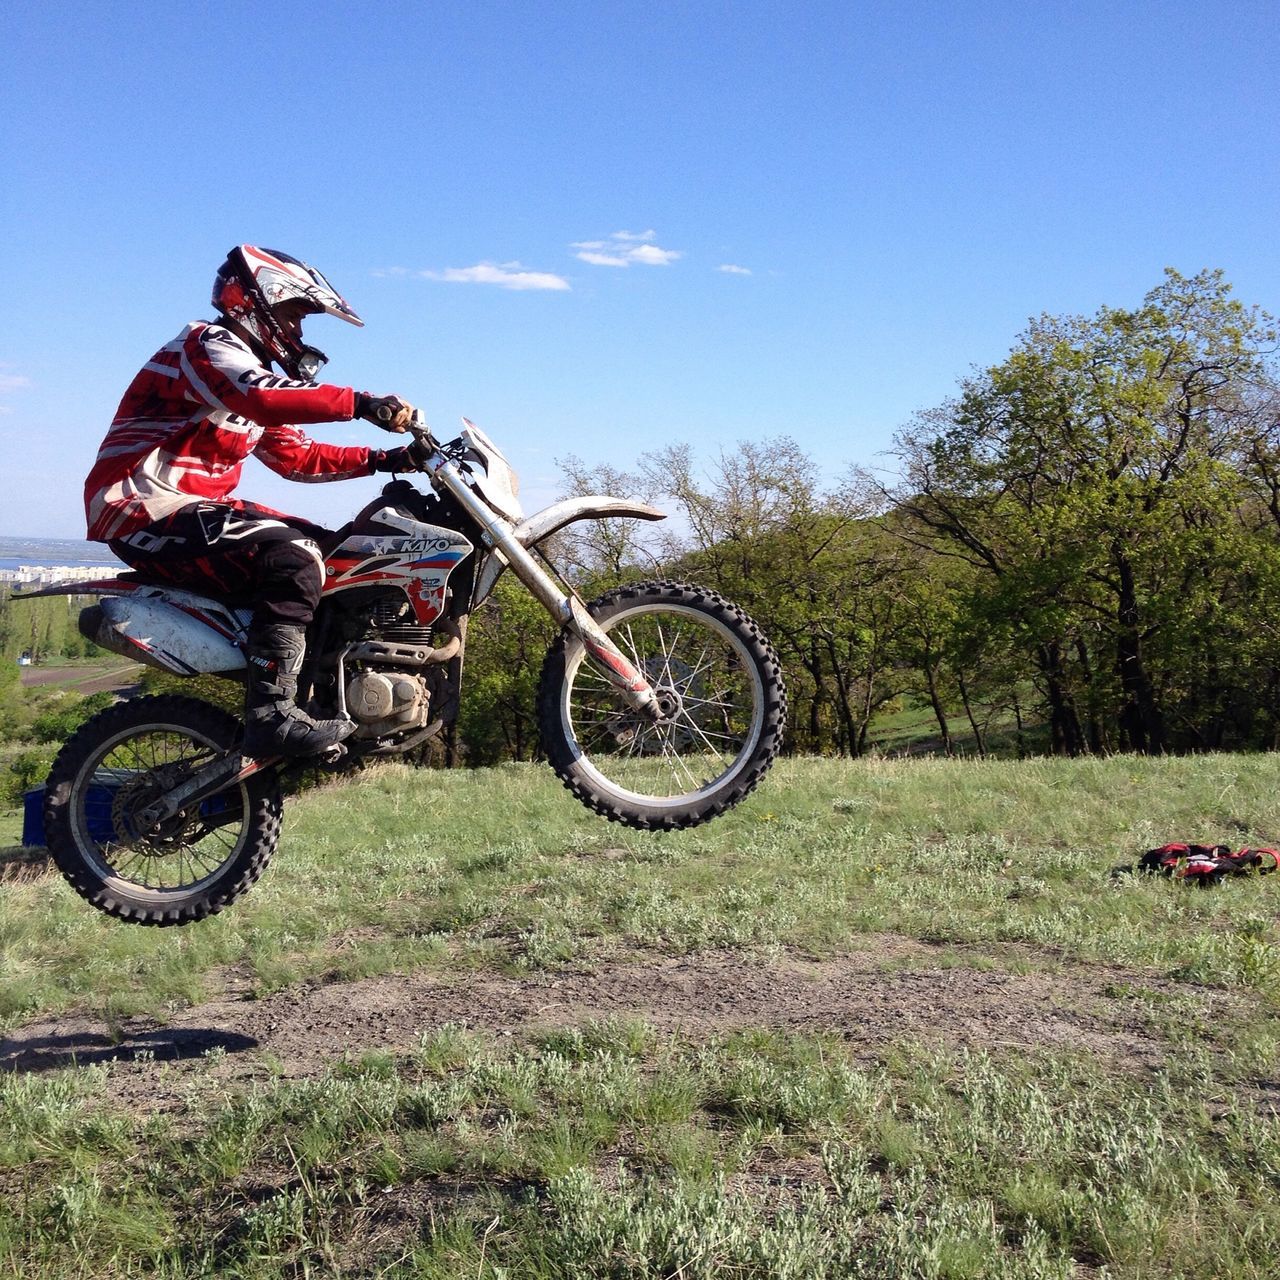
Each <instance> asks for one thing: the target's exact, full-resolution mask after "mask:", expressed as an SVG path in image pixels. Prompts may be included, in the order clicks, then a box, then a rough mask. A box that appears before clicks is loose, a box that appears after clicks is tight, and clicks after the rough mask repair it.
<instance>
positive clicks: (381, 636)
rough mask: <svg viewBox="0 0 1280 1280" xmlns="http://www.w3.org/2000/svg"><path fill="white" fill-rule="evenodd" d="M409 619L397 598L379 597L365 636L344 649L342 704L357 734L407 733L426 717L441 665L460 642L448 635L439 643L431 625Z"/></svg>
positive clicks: (396, 734)
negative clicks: (344, 665)
mask: <svg viewBox="0 0 1280 1280" xmlns="http://www.w3.org/2000/svg"><path fill="white" fill-rule="evenodd" d="M412 619H413V615H412V613H411V612H410V611H409V608H408V606H407V605H406V604H404V603H402V602H401V601H399V600H386V601H380V602H379V603H378V604H377V606H376V607H375V608H374V609H373V610H372V613H371V616H370V617H369V627H368V630H367V631H366V632H365V637H364V638H363V639H362V640H359V641H357V642H356V643H355V644H353V645H351V646H350V647H349V648H348V650H347V652H346V663H347V665H346V671H347V679H346V690H345V693H346V703H347V712H348V713H349V714H350V716H351V718H352V719H353V720H354V721H355V722H356V724H357V726H358V727H357V729H356V731H355V733H354V735H353V737H355V738H365V739H368V738H385V737H405V736H406V735H408V734H412V733H415V732H417V731H418V730H421V729H424V728H425V727H426V726H427V724H428V723H429V721H430V718H431V703H432V694H433V693H434V692H438V687H439V685H440V681H441V679H442V678H443V674H444V665H443V664H444V663H446V662H447V661H448V660H449V658H451V657H452V656H453V655H454V654H455V653H456V652H457V651H458V649H459V647H460V645H459V641H458V640H457V639H447V638H446V643H445V644H444V645H443V646H440V645H438V644H437V637H436V635H435V633H434V632H433V629H432V628H431V627H424V626H419V625H417V624H416V623H415V622H414V621H413V620H412Z"/></svg>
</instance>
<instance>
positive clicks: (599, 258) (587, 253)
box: [578, 246, 630, 267]
mask: <svg viewBox="0 0 1280 1280" xmlns="http://www.w3.org/2000/svg"><path fill="white" fill-rule="evenodd" d="M578 259H579V261H581V262H589V263H590V264H591V265H592V266H593V267H626V266H629V265H630V263H628V262H627V260H626V258H619V257H618V256H617V255H616V254H613V253H599V252H597V251H596V250H595V249H588V248H586V247H585V246H584V247H583V249H582V252H581V253H579V254H578Z"/></svg>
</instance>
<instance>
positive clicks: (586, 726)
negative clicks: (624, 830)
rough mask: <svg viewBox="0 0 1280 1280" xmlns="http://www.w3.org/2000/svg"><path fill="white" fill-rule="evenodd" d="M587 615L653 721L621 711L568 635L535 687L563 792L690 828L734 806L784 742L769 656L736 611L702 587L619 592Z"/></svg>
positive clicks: (618, 817)
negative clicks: (653, 712)
mask: <svg viewBox="0 0 1280 1280" xmlns="http://www.w3.org/2000/svg"><path fill="white" fill-rule="evenodd" d="M587 609H588V611H589V612H590V614H591V616H592V617H593V618H594V619H595V621H596V622H597V623H598V624H599V625H600V627H601V628H602V629H603V630H604V631H605V632H606V633H607V634H608V636H609V638H610V640H612V641H613V643H614V644H615V645H617V646H618V648H619V649H620V650H621V651H622V652H623V653H624V654H626V656H627V657H628V659H630V661H631V662H632V663H633V664H634V665H635V666H636V668H637V669H638V670H640V671H642V672H643V673H644V676H645V678H646V679H647V680H648V681H649V683H650V685H652V686H653V689H654V692H655V693H656V694H657V696H658V702H659V705H660V706H661V708H662V711H663V714H662V718H661V719H660V720H658V721H657V722H655V721H654V720H652V719H651V718H650V717H649V716H647V715H645V714H644V713H642V712H638V711H635V710H633V709H632V708H631V707H629V706H628V705H627V704H626V702H625V701H624V700H623V698H622V695H621V694H620V693H619V692H618V690H617V688H616V687H615V686H614V685H613V684H611V683H610V681H609V680H608V679H607V678H606V677H605V676H604V675H603V674H602V673H601V672H600V671H599V670H598V669H597V668H596V667H595V666H594V665H593V663H592V661H591V659H590V658H589V657H588V656H587V652H586V649H585V646H584V645H583V643H582V641H581V640H579V639H578V637H577V636H575V635H573V634H572V633H571V632H569V631H568V630H566V631H563V632H561V634H560V637H559V639H558V640H557V641H556V643H555V644H554V645H553V646H552V648H551V650H550V652H549V653H548V654H547V657H546V661H545V662H544V663H543V665H542V677H541V681H540V683H539V686H538V727H539V731H540V733H541V737H542V746H543V750H544V751H545V752H546V754H547V758H548V760H549V761H550V763H551V767H552V768H553V769H554V770H555V771H556V773H557V774H558V775H559V776H560V778H561V780H562V781H563V782H564V784H565V786H566V787H568V788H569V790H570V791H572V792H573V794H574V795H575V796H577V797H578V799H579V800H581V801H582V803H583V804H585V805H587V806H588V807H589V808H591V809H594V810H595V811H596V812H597V813H601V814H603V815H604V816H605V817H606V818H610V819H612V820H613V821H614V822H621V823H624V824H626V825H627V826H629V827H638V828H640V829H642V830H672V829H675V828H677V827H696V826H698V825H699V824H700V823H703V822H709V821H710V820H711V819H712V818H715V817H718V816H719V815H720V814H722V813H724V811H725V810H726V809H729V808H731V807H732V806H733V805H735V804H737V803H738V801H739V800H741V799H742V798H743V797H744V796H745V795H747V793H748V792H750V791H751V790H752V788H753V787H755V785H756V784H757V783H758V782H759V781H760V779H761V778H762V777H764V775H765V773H766V772H767V771H768V768H769V766H770V765H771V764H772V763H773V759H774V757H775V756H776V755H777V754H778V749H779V747H780V746H781V745H782V732H783V726H784V724H785V722H786V710H787V699H786V692H785V690H784V687H783V682H782V667H781V664H780V663H779V662H778V656H777V654H775V653H774V651H773V649H772V647H771V646H770V644H769V642H768V641H767V640H766V639H765V638H764V636H763V634H762V633H761V631H760V628H759V627H757V626H756V624H755V623H754V622H752V620H751V619H750V618H749V617H747V615H746V614H745V613H743V611H742V610H741V609H739V608H738V607H737V606H736V605H733V604H730V603H729V601H727V600H725V599H723V598H722V597H721V596H718V595H716V594H715V593H714V592H712V591H706V590H704V589H702V588H700V587H693V586H687V585H684V584H682V583H670V582H653V583H640V584H637V585H635V586H630V587H622V588H620V589H618V590H616V591H611V592H609V593H608V594H606V595H603V596H601V597H600V598H599V599H598V600H594V601H592V602H591V604H589V605H588V606H587Z"/></svg>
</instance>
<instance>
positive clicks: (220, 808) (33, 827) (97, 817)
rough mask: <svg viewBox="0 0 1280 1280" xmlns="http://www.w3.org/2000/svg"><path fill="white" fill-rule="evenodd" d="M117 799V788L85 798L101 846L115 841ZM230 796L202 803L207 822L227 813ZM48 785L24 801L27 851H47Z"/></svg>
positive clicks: (98, 788) (88, 820)
mask: <svg viewBox="0 0 1280 1280" xmlns="http://www.w3.org/2000/svg"><path fill="white" fill-rule="evenodd" d="M115 798H116V788H115V787H104V786H94V787H90V788H89V791H88V794H87V795H86V796H85V805H84V816H85V823H86V825H87V826H88V828H89V834H90V835H91V836H92V837H93V838H94V839H95V840H96V841H97V842H98V843H99V844H107V843H109V842H110V841H111V840H113V839H114V838H115V828H114V826H113V825H112V822H111V809H112V806H113V804H114V802H115ZM227 805H228V798H227V796H226V795H218V796H210V797H209V798H208V799H207V800H202V801H201V802H200V812H201V814H203V815H204V816H205V817H206V818H208V817H212V816H213V815H215V814H219V813H224V812H226V809H227ZM44 843H45V840H44V784H43V783H41V785H40V786H38V787H32V788H31V790H30V791H28V792H26V793H25V794H24V795H23V797H22V845H23V848H26V849H41V848H43V847H44Z"/></svg>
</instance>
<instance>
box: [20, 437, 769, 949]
mask: <svg viewBox="0 0 1280 1280" xmlns="http://www.w3.org/2000/svg"><path fill="white" fill-rule="evenodd" d="M463 423H464V426H463V431H462V433H461V435H459V436H458V437H457V438H456V439H453V440H449V441H447V442H443V443H442V442H440V441H438V440H436V438H435V437H434V436H433V435H432V433H431V431H430V430H429V428H427V427H426V425H425V424H424V423H422V422H421V421H420V420H418V421H415V423H414V425H413V426H412V427H411V428H410V430H411V432H412V434H413V436H414V437H415V440H416V446H415V447H416V451H417V457H418V458H419V465H420V471H419V472H418V475H419V476H421V477H425V480H426V481H427V484H426V485H425V486H422V487H420V486H418V485H415V484H413V483H411V482H410V481H409V480H407V479H398V480H395V481H392V482H391V483H390V484H388V485H387V486H386V487H385V488H384V489H383V490H382V492H381V494H380V495H379V497H378V498H376V499H375V500H374V501H373V502H371V503H370V504H369V505H368V506H366V507H365V508H364V510H362V511H361V512H360V513H359V514H358V515H357V516H356V517H355V519H354V520H353V521H352V522H351V523H350V524H349V525H347V526H344V528H342V529H341V530H339V531H337V532H336V533H335V534H334V535H332V536H331V538H330V539H329V540H328V541H327V543H326V545H325V546H323V547H322V551H323V552H324V553H325V585H324V591H323V595H322V597H321V603H320V607H319V609H318V610H317V612H316V616H315V620H314V622H313V623H312V625H311V627H310V628H309V631H308V643H307V657H306V661H305V664H304V666H303V670H302V673H301V676H300V680H299V690H298V697H299V702H300V703H301V704H303V705H307V706H308V709H309V710H310V711H311V712H312V714H315V715H318V716H321V717H325V718H329V717H333V716H348V717H350V718H351V719H352V720H354V721H355V724H356V728H355V730H354V732H353V733H352V734H351V735H350V737H348V738H347V739H346V741H345V742H344V743H341V744H339V745H338V746H337V747H335V748H331V749H330V750H329V752H328V753H326V756H325V758H323V759H322V760H313V761H310V762H304V763H312V764H315V763H325V764H329V765H333V766H340V765H341V764H345V763H349V762H354V761H359V760H363V759H368V758H372V757H386V756H395V755H399V754H403V753H404V752H406V751H410V750H412V749H414V748H415V747H419V746H421V745H423V744H424V743H426V742H428V741H429V740H430V739H433V738H435V737H437V736H439V735H440V734H441V733H442V732H443V731H444V730H445V729H446V728H447V727H448V726H449V725H450V724H452V723H453V722H454V720H455V719H456V717H457V713H458V707H459V703H460V698H461V692H462V667H463V656H464V651H465V645H466V632H467V621H468V618H469V616H470V614H471V613H472V611H473V610H475V609H476V608H477V607H478V606H480V605H481V604H483V603H484V602H485V601H486V600H487V599H488V598H489V597H490V596H491V595H492V593H493V589H494V587H495V585H496V584H497V582H498V579H499V578H500V576H501V575H502V574H503V573H504V572H506V571H507V570H508V569H509V570H510V571H511V572H512V573H513V574H514V575H515V576H516V577H517V578H518V579H519V580H520V581H521V582H522V583H523V584H524V586H525V587H526V588H527V589H528V590H529V592H530V593H531V594H532V595H533V596H534V597H535V598H536V599H537V600H539V601H540V602H541V603H542V605H543V606H544V607H545V608H546V609H547V610H548V611H549V613H550V614H551V616H552V617H553V618H554V619H555V620H556V621H557V622H558V623H559V624H560V632H559V635H558V637H557V638H556V640H555V641H554V643H553V644H552V646H551V648H550V649H549V651H548V652H547V654H546V657H545V660H544V661H543V665H542V671H541V676H540V679H539V686H538V694H537V721H538V729H539V735H540V740H541V747H542V752H543V754H544V755H545V756H546V759H547V762H548V763H549V764H550V765H551V767H552V769H554V770H555V772H556V774H557V775H558V776H559V777H560V779H561V780H562V781H563V783H564V785H565V786H566V787H567V788H568V789H569V790H570V792H572V794H573V795H574V796H575V797H577V799H578V800H580V801H581V802H582V803H583V804H584V805H586V806H588V807H589V808H590V809H592V810H594V811H595V812H596V813H598V814H601V815H602V816H604V817H605V818H608V819H610V820H612V821H614V822H619V823H623V824H625V825H626V826H629V827H634V828H637V829H640V830H648V831H655V830H673V829H677V828H683V827H693V826H697V825H699V824H700V823H704V822H709V821H710V820H711V819H713V818H715V817H717V816H719V815H720V814H722V813H724V812H725V811H726V810H727V809H729V808H731V807H732V806H733V805H735V804H737V803H738V802H739V801H740V800H742V799H743V797H744V796H746V795H747V794H748V793H749V792H750V791H751V790H752V789H753V788H754V787H755V786H756V785H757V784H758V783H759V781H760V780H761V778H762V777H763V776H764V775H765V773H766V772H767V770H768V769H769V767H770V765H771V764H772V762H773V759H774V757H775V756H776V754H777V752H778V750H779V747H780V745H781V742H782V734H783V726H784V723H785V719H786V693H785V690H784V686H783V681H782V671H781V667H780V664H779V662H778V658H777V655H776V654H775V653H774V651H773V649H772V647H771V646H770V645H769V642H768V641H767V640H766V638H765V637H764V635H763V634H762V633H761V631H760V629H759V627H757V626H756V624H755V623H754V622H753V621H752V620H751V619H750V618H749V617H748V616H747V615H746V614H745V613H744V612H743V611H742V610H741V609H739V608H737V607H736V606H735V605H733V604H731V603H730V602H729V601H727V600H725V599H723V598H722V597H720V596H719V595H717V594H716V593H714V592H712V591H708V590H704V589H702V588H700V587H697V586H691V585H688V584H684V583H675V582H640V583H635V584H631V585H627V586H623V587H620V588H618V589H616V590H614V591H610V592H607V593H606V594H604V595H602V596H600V597H599V598H598V599H596V600H593V601H591V602H590V603H584V602H583V601H582V600H581V599H580V598H579V597H578V595H577V593H576V592H575V591H574V590H573V588H572V587H571V586H570V585H569V584H568V583H566V582H565V581H564V579H563V578H562V577H561V576H560V575H559V574H558V573H557V572H556V571H555V570H554V567H553V566H552V565H551V563H550V561H549V560H548V559H547V558H546V555H545V550H546V544H547V542H548V539H550V538H551V537H552V535H554V534H555V533H557V532H558V531H560V530H562V529H564V528H566V527H567V526H569V525H571V524H573V523H574V522H577V521H581V520H602V519H610V518H618V517H621V518H628V519H640V520H660V519H662V518H664V513H663V512H662V511H660V510H659V509H657V508H656V507H652V506H649V505H647V504H644V503H638V502H631V501H628V500H626V499H623V498H615V497H601V496H592V497H580V498H570V499H567V500H565V501H561V502H557V503H554V504H553V505H551V506H549V507H547V508H545V509H544V510H542V511H539V512H537V513H536V514H534V515H532V516H529V517H527V518H526V517H525V515H524V513H523V511H522V509H521V506H520V500H519V497H518V481H517V478H516V475H515V473H514V471H513V470H512V468H511V466H510V464H509V463H508V462H507V460H506V459H505V458H504V457H503V455H502V453H501V451H500V450H499V449H498V447H497V446H496V445H495V444H494V443H493V442H492V441H491V440H490V439H489V438H488V437H487V436H486V435H485V434H484V432H482V431H481V430H480V429H479V428H478V427H476V426H475V425H474V424H473V423H471V422H468V421H467V420H466V419H463ZM544 566H545V567H544ZM83 593H93V594H96V595H98V596H99V597H100V599H99V602H98V603H97V604H94V605H91V606H90V607H88V608H86V609H85V610H83V611H82V613H81V615H80V621H79V626H80V630H81V632H82V633H83V634H84V635H85V636H86V637H87V638H89V639H90V640H92V641H93V642H94V643H95V644H97V645H99V646H101V647H103V648H105V649H109V650H111V651H112V652H115V653H119V654H123V655H125V656H127V657H129V658H132V659H135V660H136V661H139V662H142V663H145V664H147V665H149V666H153V667H158V668H159V669H161V670H163V671H168V672H171V673H175V674H178V675H182V676H197V675H201V674H211V675H215V676H221V677H225V678H228V679H231V680H235V679H243V678H244V672H245V654H244V647H245V642H246V633H247V629H248V624H249V620H250V610H249V609H248V608H245V607H241V606H240V605H238V604H237V602H236V601H235V600H230V599H217V598H214V597H212V596H205V595H200V594H197V593H195V592H192V591H188V590H181V589H178V588H174V587H171V586H164V585H161V584H159V583H149V582H147V581H146V578H145V576H144V575H142V574H139V573H136V572H135V573H125V574H122V575H121V576H120V577H119V578H116V579H105V580H99V581H96V582H90V583H69V584H66V585H61V586H58V587H55V588H50V589H48V590H46V591H44V592H39V593H36V594H46V595H47V594H83ZM242 734H243V726H242V724H241V722H240V721H239V720H238V719H237V718H236V717H235V716H233V715H231V714H230V713H228V712H226V711H223V710H220V709H219V708H217V707H215V706H213V705H211V704H210V703H207V702H204V701H201V700H198V699H195V698H190V697H185V696H179V695H173V694H162V695H158V696H148V697H137V698H133V699H130V700H127V701H124V702H120V703H117V704H116V705H114V706H112V707H109V708H107V709H106V710H104V711H102V712H100V713H99V714H98V715H96V716H94V717H93V718H92V719H91V720H88V721H87V722H86V723H85V724H84V725H82V726H81V728H80V729H79V730H78V731H77V732H76V733H75V734H74V735H73V736H72V737H71V738H70V739H69V740H68V741H67V742H66V744H65V745H64V746H63V748H62V750H61V752H60V753H59V755H58V757H57V759H56V761H55V762H54V765H53V768H52V771H51V772H50V775H49V779H48V782H47V784H46V789H45V802H44V823H45V838H46V842H47V845H48V848H49V852H50V853H51V854H52V856H53V858H54V861H55V862H56V863H57V865H58V867H59V869H60V870H61V872H62V874H63V875H64V876H65V877H66V879H67V880H68V881H69V882H70V884H71V885H72V887H73V888H74V889H75V890H76V892H77V893H79V894H80V895H81V896H82V897H84V898H85V899H87V900H88V901H89V902H90V903H91V904H92V905H93V906H95V907H97V908H98V909H99V910H101V911H104V912H106V913H108V914H110V915H112V916H115V917H117V918H119V919H121V920H126V921H130V922H133V923H136V924H149V925H181V924H188V923H190V922H191V921H194V920H200V919H203V918H205V917H206V916H209V915H211V914H213V913H214V912H217V911H220V910H221V909H222V908H224V907H225V906H227V905H228V904H229V903H231V902H233V901H235V900H236V899H237V898H238V897H240V896H241V895H242V894H243V893H245V892H246V891H247V890H248V889H249V888H250V887H251V886H252V885H253V884H254V882H255V881H256V880H257V879H258V877H259V876H260V875H261V874H262V872H263V870H264V868H265V867H266V865H267V863H268V861H269V860H270V858H271V856H272V854H273V853H274V851H275V848H276V844H277V841H278V839H279V834H280V824H281V813H282V797H281V787H280V776H281V771H282V769H284V768H286V767H287V766H288V765H292V764H296V763H297V762H296V761H284V760H282V759H280V758H268V759H252V758H249V757H246V756H244V755H242V754H241V751H240V749H239V743H240V741H241V739H242Z"/></svg>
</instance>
